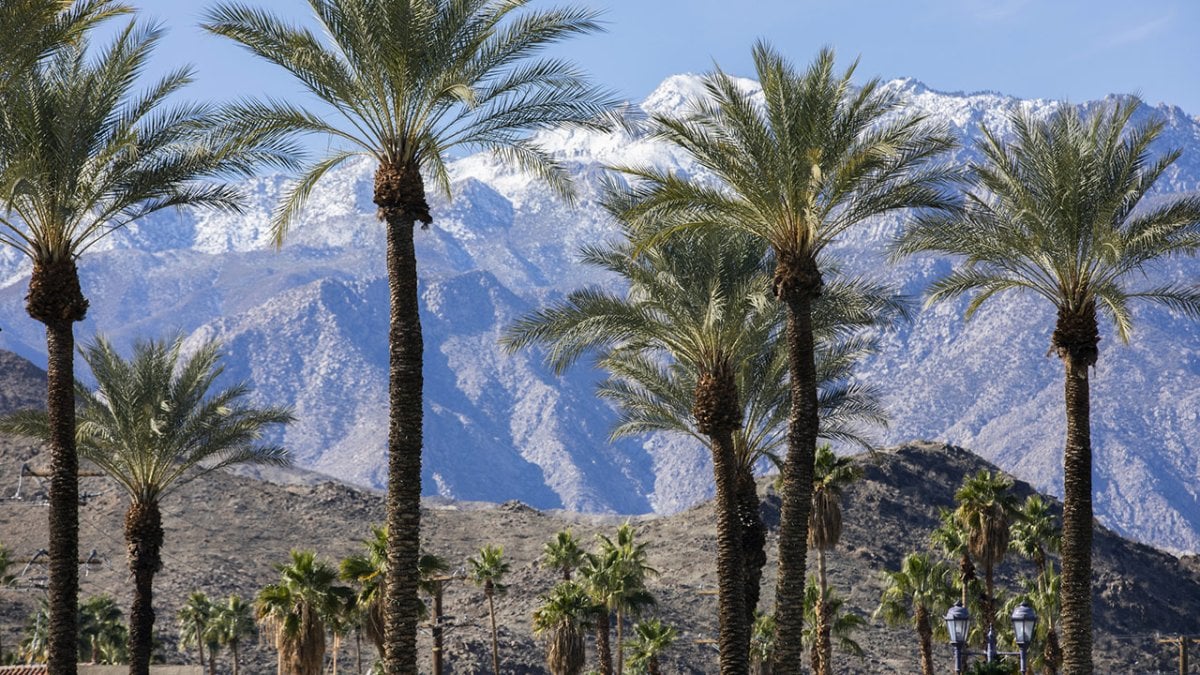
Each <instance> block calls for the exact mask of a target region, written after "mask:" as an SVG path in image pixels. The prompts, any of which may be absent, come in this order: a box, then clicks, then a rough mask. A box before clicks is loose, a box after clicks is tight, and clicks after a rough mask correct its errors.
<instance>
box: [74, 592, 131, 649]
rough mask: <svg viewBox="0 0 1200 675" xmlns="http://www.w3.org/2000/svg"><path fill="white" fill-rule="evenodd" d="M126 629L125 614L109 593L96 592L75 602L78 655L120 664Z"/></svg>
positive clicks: (127, 632)
mask: <svg viewBox="0 0 1200 675" xmlns="http://www.w3.org/2000/svg"><path fill="white" fill-rule="evenodd" d="M128 639H129V631H128V629H126V628H125V614H124V613H123V612H121V608H120V607H118V606H117V601H116V600H114V599H113V597H112V596H111V595H97V596H93V597H90V598H88V599H87V600H85V601H84V602H81V603H79V643H80V645H79V646H80V650H79V653H80V657H81V658H84V657H85V655H86V658H87V659H88V660H89V661H91V662H92V663H106V664H115V663H124V662H125V660H126V656H127V652H126V651H125V645H126V642H127V641H128Z"/></svg>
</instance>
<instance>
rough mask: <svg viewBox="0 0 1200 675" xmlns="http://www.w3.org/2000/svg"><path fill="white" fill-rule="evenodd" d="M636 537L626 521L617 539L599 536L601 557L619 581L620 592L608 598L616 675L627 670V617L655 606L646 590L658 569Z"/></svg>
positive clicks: (618, 530) (619, 529)
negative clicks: (614, 626) (614, 630)
mask: <svg viewBox="0 0 1200 675" xmlns="http://www.w3.org/2000/svg"><path fill="white" fill-rule="evenodd" d="M634 534H635V531H634V528H633V526H632V525H630V524H629V523H628V522H625V523H622V524H621V526H620V527H618V528H617V538H616V539H615V540H613V539H611V538H609V537H608V536H607V535H604V534H598V535H596V538H597V539H598V540H599V541H598V543H599V545H600V546H599V553H598V554H599V556H601V557H602V558H604V559H605V560H607V561H611V564H606V567H608V568H609V569H610V570H612V571H613V572H615V573H616V575H617V576H616V579H617V580H618V581H619V586H618V590H617V592H615V593H612V594H610V595H609V597H608V605H609V608H610V609H611V610H612V612H613V614H614V615H615V618H616V624H617V664H616V665H617V667H616V674H617V675H621V674H622V673H623V672H624V668H625V618H626V616H627V615H628V614H629V613H635V614H636V613H637V612H639V611H641V610H642V609H644V608H646V607H648V606H650V605H653V604H654V598H653V596H651V595H650V593H649V592H648V591H646V577H647V576H648V575H651V574H658V570H656V569H654V568H653V567H651V566H650V565H649V562H648V556H647V555H646V544H645V543H640V544H639V543H635V542H634Z"/></svg>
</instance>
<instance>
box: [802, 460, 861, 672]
mask: <svg viewBox="0 0 1200 675" xmlns="http://www.w3.org/2000/svg"><path fill="white" fill-rule="evenodd" d="M860 477H862V469H861V468H860V467H859V466H858V465H857V464H855V463H854V460H852V459H850V458H848V457H838V456H837V455H835V454H834V453H833V449H832V448H831V447H829V446H828V445H822V446H820V447H819V448H817V454H816V458H815V460H814V462H813V493H812V494H813V505H812V511H811V512H810V515H809V522H808V547H809V548H811V549H813V550H814V551H816V554H817V604H816V607H815V608H814V610H813V612H814V616H816V619H817V625H816V626H815V628H816V646H815V647H814V649H815V653H816V654H817V656H818V658H819V661H818V663H817V665H818V666H819V667H818V668H815V669H814V670H815V672H816V674H817V675H832V672H833V670H832V662H831V659H832V657H833V643H832V642H831V634H832V631H833V623H832V622H833V615H832V613H831V611H830V610H831V607H830V604H829V602H828V596H829V580H828V577H827V576H826V571H825V557H826V554H827V553H828V552H829V551H831V550H833V549H834V548H835V547H836V546H837V544H838V541H840V540H841V538H842V491H843V490H845V488H846V486H848V485H849V484H850V483H853V482H854V481H856V480H858V479H859V478H860Z"/></svg>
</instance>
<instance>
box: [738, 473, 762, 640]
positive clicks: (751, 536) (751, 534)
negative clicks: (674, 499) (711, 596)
mask: <svg viewBox="0 0 1200 675" xmlns="http://www.w3.org/2000/svg"><path fill="white" fill-rule="evenodd" d="M737 502H738V522H739V524H740V525H741V537H742V547H741V548H742V551H741V552H742V583H743V584H744V586H745V589H746V592H745V594H744V599H743V601H742V602H743V603H744V606H743V608H742V609H743V611H744V612H745V615H746V626H747V631H746V634H747V636H749V634H750V630H749V627H750V626H753V625H754V613H755V612H756V611H757V610H758V598H759V593H760V589H761V587H762V575H763V568H764V567H766V565H767V526H766V524H765V523H763V519H762V512H761V511H760V509H759V502H758V486H757V485H756V484H755V482H754V473H753V472H752V471H751V470H750V467H749V466H747V465H744V464H741V463H740V462H739V466H738V470H737Z"/></svg>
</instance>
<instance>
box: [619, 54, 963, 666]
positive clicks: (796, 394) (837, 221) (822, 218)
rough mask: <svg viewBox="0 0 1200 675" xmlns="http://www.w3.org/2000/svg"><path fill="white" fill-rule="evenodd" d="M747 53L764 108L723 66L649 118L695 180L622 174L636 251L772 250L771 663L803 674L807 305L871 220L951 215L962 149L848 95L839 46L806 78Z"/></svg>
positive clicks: (892, 99) (809, 362)
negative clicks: (855, 231)
mask: <svg viewBox="0 0 1200 675" xmlns="http://www.w3.org/2000/svg"><path fill="white" fill-rule="evenodd" d="M753 57H754V63H755V68H756V71H757V74H758V79H759V82H760V83H761V84H762V97H761V99H760V98H758V97H757V95H756V94H755V93H751V92H748V91H746V90H745V89H744V88H743V87H742V86H741V85H740V84H739V83H738V82H737V81H736V80H735V79H734V78H732V77H730V76H728V75H726V74H725V73H723V72H721V71H719V70H718V71H717V72H715V73H713V74H711V75H709V76H707V77H706V78H705V80H704V85H705V93H706V95H707V98H706V99H705V100H702V101H696V102H694V103H693V106H692V110H691V112H690V114H688V115H687V116H685V117H683V118H672V117H663V116H656V117H655V118H654V120H653V121H654V124H655V127H656V128H657V130H658V133H659V135H660V136H661V137H662V138H664V139H665V140H666V141H667V142H668V143H670V144H671V145H673V146H676V147H678V148H681V149H682V150H684V151H685V152H687V153H688V154H689V155H690V156H691V157H692V158H694V159H695V161H696V162H697V163H698V164H699V166H700V167H701V168H702V169H703V171H701V172H698V173H697V174H696V175H695V176H691V177H687V176H681V175H679V174H676V173H671V172H667V171H663V170H658V169H655V168H653V167H623V168H622V171H625V172H626V174H627V175H629V176H630V177H631V178H633V179H635V180H636V181H637V184H636V185H635V187H634V190H635V192H636V193H637V197H638V198H637V199H635V200H633V201H634V204H635V205H636V206H635V207H634V208H632V209H631V210H630V212H629V213H628V214H627V217H628V218H629V219H630V220H632V221H633V222H636V223H637V224H638V225H639V226H640V228H641V230H642V232H643V234H642V237H641V239H642V241H644V242H653V241H655V240H658V239H661V238H663V237H667V236H671V235H673V234H674V233H677V232H680V231H681V230H687V229H692V228H697V227H701V228H710V227H715V228H720V229H722V230H726V231H728V230H740V231H745V232H749V233H750V234H751V235H753V236H755V237H758V238H760V239H761V240H762V241H764V242H765V243H767V244H769V245H770V247H771V248H772V250H773V251H774V254H775V256H774V262H775V273H774V280H773V286H772V287H773V291H774V294H775V296H776V297H777V298H778V299H779V300H780V301H781V302H782V303H783V305H784V307H785V310H786V314H787V330H786V336H787V354H788V364H789V373H790V385H791V392H790V397H791V406H790V419H789V423H788V435H787V438H788V443H787V445H788V455H787V460H786V463H785V466H784V475H783V482H784V490H783V507H782V523H781V527H780V546H779V550H780V556H779V581H778V586H777V590H776V602H775V606H776V607H777V610H776V611H777V616H776V621H777V625H778V630H779V633H780V639H779V643H778V649H777V651H776V655H775V659H776V665H777V666H778V669H779V671H780V672H781V673H795V672H799V668H800V662H801V658H802V653H801V652H802V648H801V646H800V643H801V640H800V632H801V630H802V625H803V621H804V617H803V613H802V611H801V608H802V607H803V596H804V586H805V564H806V563H805V558H806V555H807V549H806V543H807V538H808V532H807V527H808V514H809V509H810V507H811V504H812V494H811V489H812V477H813V476H812V470H813V457H814V453H815V451H816V443H817V435H818V433H819V422H818V407H817V406H818V403H817V379H816V370H815V345H814V340H813V328H812V308H813V303H814V302H815V301H816V300H817V298H819V297H820V296H821V293H822V288H823V285H824V281H823V274H822V271H823V270H822V262H823V261H824V255H825V253H826V251H827V249H828V247H829V245H830V244H831V243H832V242H834V241H836V239H837V238H838V237H839V235H841V234H842V233H844V232H846V231H847V230H848V229H850V228H852V227H854V226H855V225H857V224H858V223H861V222H862V221H864V220H866V219H869V218H873V217H876V216H879V215H882V214H887V213H892V212H896V211H900V210H904V209H911V208H927V209H937V208H942V207H945V206H948V205H949V199H948V198H947V196H946V195H945V194H944V191H943V185H944V183H945V181H946V179H947V177H948V174H949V173H950V171H951V170H950V169H948V168H946V167H944V166H942V165H940V164H937V163H935V162H936V160H937V159H938V158H939V157H940V156H941V155H942V153H943V152H945V151H946V150H948V149H949V148H951V147H952V146H953V144H954V141H953V138H952V137H951V135H950V134H949V133H947V132H946V131H945V130H944V129H941V128H935V127H934V126H932V125H930V124H928V123H927V122H926V121H925V120H924V119H923V118H922V117H921V116H918V115H912V114H907V113H904V112H903V111H902V110H901V106H902V102H901V100H900V98H899V96H898V94H896V93H895V92H892V91H889V90H887V89H884V88H883V87H881V86H880V83H879V80H877V79H872V80H870V81H868V82H867V83H865V84H864V85H862V86H861V87H860V88H858V89H857V90H854V89H853V88H852V87H851V85H850V78H851V76H852V75H853V72H854V66H851V67H850V68H848V69H847V70H846V71H845V72H843V73H842V74H840V75H839V74H837V73H835V71H834V55H833V52H832V50H828V49H827V50H824V51H822V52H821V53H820V54H819V55H818V56H817V58H816V59H815V60H814V62H813V63H812V65H811V66H810V67H809V68H808V69H807V70H806V71H804V72H802V73H801V72H797V71H796V70H795V69H794V68H793V66H792V65H791V64H790V63H789V62H788V61H786V60H785V59H784V58H783V57H782V56H780V55H779V54H778V53H776V52H775V51H774V50H773V49H772V48H771V47H769V46H768V45H767V44H765V43H761V42H760V43H758V44H757V45H756V46H755V47H754V50H753ZM712 178H716V179H717V180H716V181H715V182H714V181H713V180H712Z"/></svg>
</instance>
